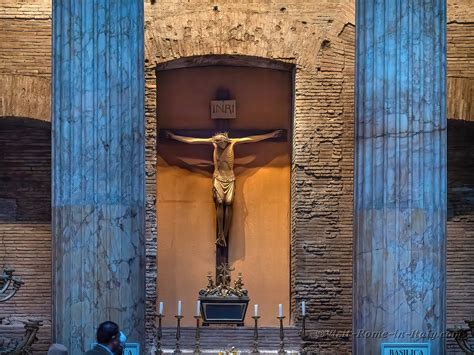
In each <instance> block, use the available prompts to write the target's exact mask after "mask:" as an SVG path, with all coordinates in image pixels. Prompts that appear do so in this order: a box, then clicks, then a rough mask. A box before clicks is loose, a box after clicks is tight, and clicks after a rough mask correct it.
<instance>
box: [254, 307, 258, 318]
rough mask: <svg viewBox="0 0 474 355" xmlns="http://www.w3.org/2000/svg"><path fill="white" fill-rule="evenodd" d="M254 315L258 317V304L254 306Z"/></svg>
mask: <svg viewBox="0 0 474 355" xmlns="http://www.w3.org/2000/svg"><path fill="white" fill-rule="evenodd" d="M253 316H254V317H258V304H256V305H255V306H253Z"/></svg>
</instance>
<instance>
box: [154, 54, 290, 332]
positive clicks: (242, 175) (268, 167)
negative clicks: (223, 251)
mask: <svg viewBox="0 0 474 355" xmlns="http://www.w3.org/2000/svg"><path fill="white" fill-rule="evenodd" d="M156 80H157V106H156V107H157V127H158V131H159V132H160V133H159V137H160V138H159V139H158V146H157V251H158V252H157V253H158V255H157V269H158V277H157V288H158V300H157V301H163V302H164V303H165V313H166V314H168V315H172V314H175V313H176V301H177V300H182V301H183V314H184V316H185V318H184V325H189V326H191V325H193V324H194V320H193V318H192V315H193V314H194V312H195V302H196V299H197V297H198V291H199V290H200V289H201V288H204V287H205V286H206V275H207V273H208V272H212V274H214V270H215V263H216V257H215V253H216V247H215V239H216V210H215V206H214V202H213V195H212V172H213V163H212V154H213V147H212V145H187V144H184V143H181V142H175V141H171V140H168V139H166V138H165V135H164V134H163V131H164V130H171V131H173V130H175V131H179V132H184V133H183V134H186V135H191V136H192V135H198V136H200V137H204V136H206V135H212V134H214V133H216V132H218V131H223V130H224V131H229V136H230V137H233V133H235V132H239V134H241V135H242V132H244V133H246V134H247V135H252V134H256V133H257V132H267V131H272V130H276V129H282V130H284V131H285V132H284V138H283V139H280V140H279V141H275V140H271V141H262V142H258V143H253V144H243V145H237V146H236V147H235V167H234V171H235V175H236V186H235V189H236V190H235V199H234V203H233V211H234V215H233V218H232V224H231V229H230V234H229V262H230V265H231V267H233V268H234V269H235V271H234V272H233V276H234V278H235V277H237V274H238V273H242V276H243V281H244V283H245V287H246V288H247V289H248V291H249V297H250V299H251V300H250V307H249V310H248V312H247V317H246V322H245V324H246V325H251V324H252V319H251V318H250V316H251V315H252V313H253V307H252V305H253V304H259V310H260V315H261V316H262V318H261V325H262V326H276V325H277V324H278V320H277V319H276V316H277V315H278V314H277V313H278V304H280V303H281V304H283V309H284V314H285V315H286V316H287V318H286V321H285V324H287V325H288V324H291V317H290V316H289V315H290V225H291V215H290V210H291V196H290V195H291V193H290V191H291V154H292V151H291V146H292V145H291V138H292V117H293V66H291V65H289V64H286V63H282V62H277V61H270V60H264V59H260V58H253V57H235V56H206V57H195V58H183V59H180V60H177V61H172V62H167V63H164V64H161V65H159V66H158V67H157V71H156ZM219 89H220V90H221V91H222V89H224V90H225V91H227V93H228V95H229V98H230V99H233V100H236V108H237V117H236V118H235V119H231V120H227V121H225V122H223V121H220V122H217V121H216V120H212V119H211V118H210V101H211V100H215V99H217V98H218V97H217V96H218V95H219V94H218V91H219ZM174 324H175V323H174V318H173V317H166V318H165V319H164V325H165V326H171V325H174Z"/></svg>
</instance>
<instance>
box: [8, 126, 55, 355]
mask: <svg viewBox="0 0 474 355" xmlns="http://www.w3.org/2000/svg"><path fill="white" fill-rule="evenodd" d="M0 147H1V148H0V269H1V267H2V266H3V265H4V264H5V265H8V266H10V267H12V268H13V269H15V275H16V276H19V277H20V278H21V279H22V280H23V281H24V282H25V283H24V285H23V286H22V287H21V289H20V290H19V291H18V292H17V294H16V295H15V296H14V297H13V298H12V299H11V300H9V301H8V302H5V303H0V338H2V337H3V338H6V339H7V340H10V341H13V342H15V341H16V340H19V339H20V338H21V337H22V336H23V334H24V332H25V330H24V324H23V322H24V321H26V320H28V319H37V320H41V321H42V322H43V326H42V327H41V328H40V330H39V333H38V334H37V337H38V341H36V342H35V343H34V344H33V351H34V353H41V354H45V353H46V352H47V350H48V347H49V345H50V344H51V125H50V123H49V122H45V121H40V120H35V119H30V118H22V117H0ZM3 316H6V317H3ZM2 318H3V319H2ZM0 343H1V340H0ZM0 348H1V346H0Z"/></svg>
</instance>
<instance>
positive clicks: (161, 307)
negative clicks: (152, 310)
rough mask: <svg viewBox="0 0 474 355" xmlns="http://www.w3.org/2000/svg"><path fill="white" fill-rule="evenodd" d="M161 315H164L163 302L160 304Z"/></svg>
mask: <svg viewBox="0 0 474 355" xmlns="http://www.w3.org/2000/svg"><path fill="white" fill-rule="evenodd" d="M159 313H160V315H163V302H160V311H159Z"/></svg>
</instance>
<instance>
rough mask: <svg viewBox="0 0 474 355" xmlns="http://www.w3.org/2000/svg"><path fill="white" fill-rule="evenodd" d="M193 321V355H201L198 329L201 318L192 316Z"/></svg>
mask: <svg viewBox="0 0 474 355" xmlns="http://www.w3.org/2000/svg"><path fill="white" fill-rule="evenodd" d="M194 319H196V335H195V336H194V338H195V343H194V354H200V353H201V344H200V339H201V332H200V328H199V325H200V324H199V323H200V320H201V316H194Z"/></svg>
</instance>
